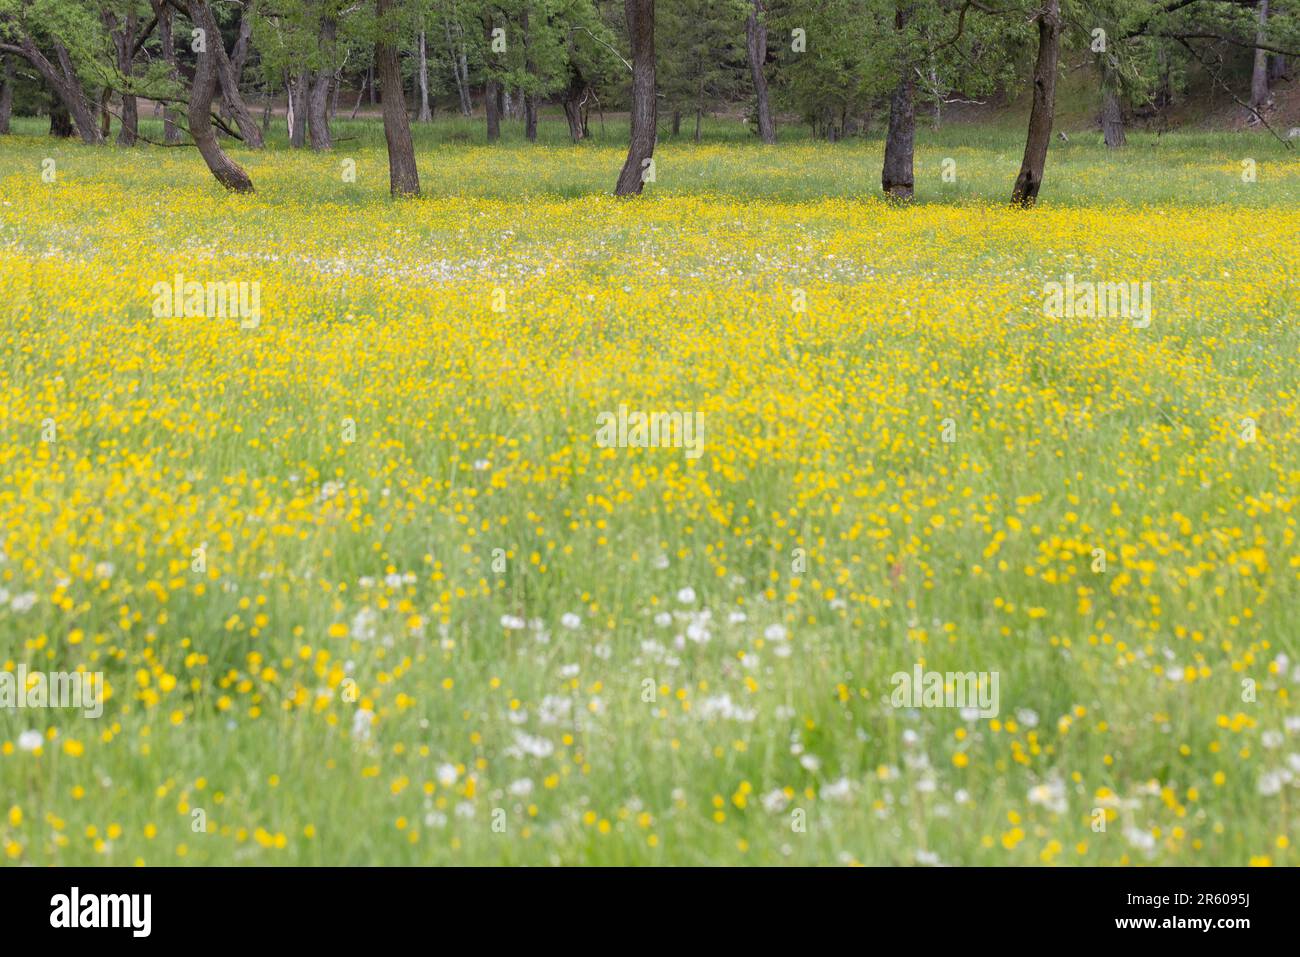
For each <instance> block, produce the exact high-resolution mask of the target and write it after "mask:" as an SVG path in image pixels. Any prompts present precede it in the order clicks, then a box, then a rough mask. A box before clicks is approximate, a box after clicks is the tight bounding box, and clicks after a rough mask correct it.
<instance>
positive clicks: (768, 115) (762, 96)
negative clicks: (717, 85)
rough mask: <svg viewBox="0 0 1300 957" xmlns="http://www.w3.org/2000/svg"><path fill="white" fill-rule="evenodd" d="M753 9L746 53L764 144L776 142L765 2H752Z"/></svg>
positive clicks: (760, 137) (746, 24)
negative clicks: (769, 83)
mask: <svg viewBox="0 0 1300 957" xmlns="http://www.w3.org/2000/svg"><path fill="white" fill-rule="evenodd" d="M752 2H753V8H752V9H751V10H750V11H749V16H748V17H747V18H746V20H745V53H746V55H747V56H748V59H749V73H750V76H751V78H752V79H753V81H754V100H755V105H754V112H755V115H756V117H757V119H758V136H759V139H761V140H762V141H763V142H764V143H767V144H768V145H771V144H773V143H775V142H776V124H775V123H773V122H772V103H771V101H770V99H769V98H768V95H767V74H766V72H765V71H764V66H765V65H766V64H767V21H766V14H765V12H764V10H763V0H752Z"/></svg>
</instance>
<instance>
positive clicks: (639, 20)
mask: <svg viewBox="0 0 1300 957" xmlns="http://www.w3.org/2000/svg"><path fill="white" fill-rule="evenodd" d="M623 10H624V14H625V15H626V17H627V33H628V37H629V38H630V39H631V41H632V135H631V137H630V139H629V142H628V148H627V160H626V161H625V162H624V163H623V169H622V171H621V172H620V173H619V174H618V182H617V184H615V186H614V195H615V196H636V195H638V194H639V193H640V192H641V190H642V188H643V186H644V185H645V184H644V181H643V180H642V176H643V175H644V170H645V167H646V161H647V160H652V159H653V158H654V151H655V132H656V131H655V123H656V121H657V118H658V115H659V114H658V109H659V106H658V103H657V102H656V99H655V3H654V0H624V2H623Z"/></svg>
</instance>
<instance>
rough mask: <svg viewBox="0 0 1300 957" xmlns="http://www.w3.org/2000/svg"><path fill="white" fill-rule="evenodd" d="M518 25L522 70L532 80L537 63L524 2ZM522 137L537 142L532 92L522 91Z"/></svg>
mask: <svg viewBox="0 0 1300 957" xmlns="http://www.w3.org/2000/svg"><path fill="white" fill-rule="evenodd" d="M519 25H520V27H521V28H522V29H523V34H524V71H525V72H526V73H527V74H528V79H529V81H530V82H533V81H534V80H535V79H536V77H537V63H536V61H535V60H534V59H533V37H532V29H531V27H530V25H529V16H528V6H527V4H526V3H525V5H524V7H523V9H522V10H521V11H520V13H519ZM523 99H524V137H525V138H526V139H527V140H528V142H530V143H536V142H537V96H536V94H534V93H531V92H528V93H524V98H523Z"/></svg>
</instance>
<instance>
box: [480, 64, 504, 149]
mask: <svg viewBox="0 0 1300 957" xmlns="http://www.w3.org/2000/svg"><path fill="white" fill-rule="evenodd" d="M483 109H484V111H485V112H486V113H487V138H488V142H489V143H495V142H496V141H497V140H499V139H501V83H500V81H498V80H488V81H487V83H486V84H484V86H483Z"/></svg>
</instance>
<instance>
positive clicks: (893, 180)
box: [841, 6, 916, 201]
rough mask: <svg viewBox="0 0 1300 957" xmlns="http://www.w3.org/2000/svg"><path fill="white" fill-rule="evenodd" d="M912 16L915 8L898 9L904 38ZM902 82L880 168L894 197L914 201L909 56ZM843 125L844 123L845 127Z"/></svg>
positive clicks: (913, 98)
mask: <svg viewBox="0 0 1300 957" xmlns="http://www.w3.org/2000/svg"><path fill="white" fill-rule="evenodd" d="M910 19H911V11H910V10H909V9H908V8H907V7H904V6H899V7H898V8H897V9H896V10H895V12H894V32H895V34H896V35H897V36H898V38H899V39H900V40H901V39H903V33H904V31H905V30H906V29H907V25H908V21H909V20H910ZM902 59H903V60H904V62H903V64H902V67H901V69H900V72H899V75H898V83H897V85H895V87H894V93H893V95H892V96H891V97H890V100H889V131H888V132H887V133H886V134H885V162H884V165H883V166H882V167H881V171H880V185H881V187H882V188H883V189H884V191H885V195H886V196H888V197H889V198H890V199H897V200H904V201H906V200H910V199H911V198H912V192H913V189H914V186H915V174H914V172H913V159H914V156H915V151H916V83H915V81H914V80H913V79H912V64H911V62H910V60H908V58H907V57H906V56H904V57H903V58H902ZM842 125H843V124H841V126H842Z"/></svg>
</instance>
